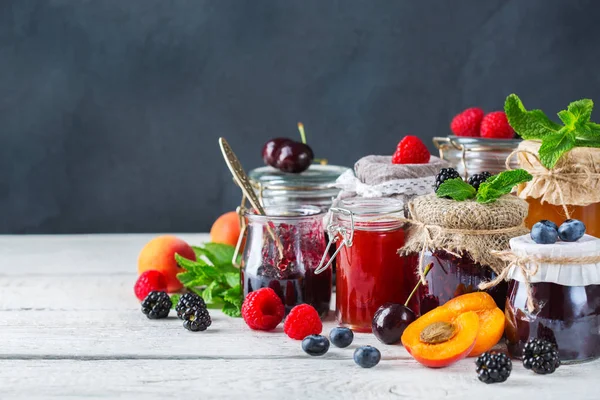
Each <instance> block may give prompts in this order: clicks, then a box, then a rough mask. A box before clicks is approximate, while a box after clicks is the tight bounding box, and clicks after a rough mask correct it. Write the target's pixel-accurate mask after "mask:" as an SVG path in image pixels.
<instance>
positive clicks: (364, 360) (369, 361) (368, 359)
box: [354, 346, 381, 368]
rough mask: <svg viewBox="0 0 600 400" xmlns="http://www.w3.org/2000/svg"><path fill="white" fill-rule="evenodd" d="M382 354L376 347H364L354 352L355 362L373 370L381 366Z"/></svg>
mask: <svg viewBox="0 0 600 400" xmlns="http://www.w3.org/2000/svg"><path fill="white" fill-rule="evenodd" d="M379 360H381V353H380V352H379V350H377V349H376V348H375V347H372V346H362V347H359V348H358V349H356V350H355V351H354V362H355V363H356V364H358V365H359V366H361V367H363V368H372V367H374V366H376V365H377V364H379Z"/></svg>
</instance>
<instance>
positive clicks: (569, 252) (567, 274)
mask: <svg viewBox="0 0 600 400" xmlns="http://www.w3.org/2000/svg"><path fill="white" fill-rule="evenodd" d="M510 247H511V250H512V252H513V253H514V254H515V255H516V256H518V257H531V258H532V259H534V258H535V257H543V258H547V259H552V258H574V259H576V258H582V257H596V256H598V255H600V239H598V238H595V237H593V236H590V235H585V236H583V237H582V238H581V239H579V240H578V241H577V242H560V241H559V242H556V243H555V244H537V243H535V242H534V241H533V240H532V239H531V237H530V236H529V235H523V236H518V237H515V238H513V239H511V240H510ZM536 267H537V272H536V273H535V274H532V275H530V276H529V282H530V283H539V282H548V283H556V284H558V285H563V286H587V285H598V284H600V262H597V263H592V264H577V263H575V264H568V265H566V264H564V265H561V264H553V263H547V262H544V263H538V265H535V263H533V262H531V263H528V264H527V269H528V270H529V271H535V268H536ZM508 278H509V279H514V280H517V281H519V282H526V277H525V276H524V274H523V271H522V270H521V268H518V267H516V266H511V267H510V269H509V271H508Z"/></svg>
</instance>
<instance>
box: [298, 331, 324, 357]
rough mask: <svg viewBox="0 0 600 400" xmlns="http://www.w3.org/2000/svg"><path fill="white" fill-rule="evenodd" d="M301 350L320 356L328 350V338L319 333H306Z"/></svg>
mask: <svg viewBox="0 0 600 400" xmlns="http://www.w3.org/2000/svg"><path fill="white" fill-rule="evenodd" d="M302 350H304V351H305V352H306V354H309V355H311V356H322V355H323V354H325V353H327V350H329V340H327V338H326V337H325V336H321V335H308V336H307V337H305V338H304V340H302Z"/></svg>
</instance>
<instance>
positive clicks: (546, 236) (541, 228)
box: [531, 220, 558, 244]
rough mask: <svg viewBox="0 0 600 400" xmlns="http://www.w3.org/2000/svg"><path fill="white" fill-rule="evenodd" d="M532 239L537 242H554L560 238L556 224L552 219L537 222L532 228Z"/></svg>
mask: <svg viewBox="0 0 600 400" xmlns="http://www.w3.org/2000/svg"><path fill="white" fill-rule="evenodd" d="M531 239H533V241H534V242H536V243H537V244H552V243H556V241H557V240H558V231H557V230H556V224H555V223H554V222H550V221H546V220H544V221H540V222H537V223H536V224H535V225H533V227H532V228H531Z"/></svg>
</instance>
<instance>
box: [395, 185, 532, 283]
mask: <svg viewBox="0 0 600 400" xmlns="http://www.w3.org/2000/svg"><path fill="white" fill-rule="evenodd" d="M528 209H529V205H528V204H527V202H526V201H524V200H522V199H519V198H518V197H516V196H512V195H506V196H503V197H501V198H499V199H498V200H497V201H495V202H493V203H488V204H481V203H478V202H476V201H474V200H467V201H455V200H451V199H442V198H438V197H436V195H435V194H431V195H426V196H419V197H416V198H415V199H413V200H412V201H411V202H410V203H409V204H408V210H409V213H410V220H409V222H410V226H409V229H408V233H407V241H406V244H405V245H404V247H402V248H401V249H400V250H399V253H400V254H401V255H407V254H411V253H419V254H420V257H419V268H418V273H419V275H420V277H421V281H422V282H423V283H424V284H426V281H425V276H424V273H423V268H424V265H423V259H424V257H425V254H426V252H428V251H432V252H433V251H435V250H444V251H446V252H448V253H451V254H454V255H456V256H459V257H460V256H462V255H463V254H465V253H468V254H469V255H470V257H471V258H472V259H473V260H474V261H475V262H477V263H479V264H481V265H486V266H489V267H490V268H491V269H492V270H493V271H494V272H495V273H496V274H500V273H502V271H503V270H504V269H505V268H506V265H507V262H506V261H504V260H502V259H501V258H500V257H498V256H497V255H494V254H493V251H494V250H495V251H502V250H507V249H508V248H509V241H510V239H512V238H513V237H517V236H520V235H523V234H525V233H527V232H528V229H527V228H526V227H525V225H524V221H525V217H526V216H527V211H528Z"/></svg>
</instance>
